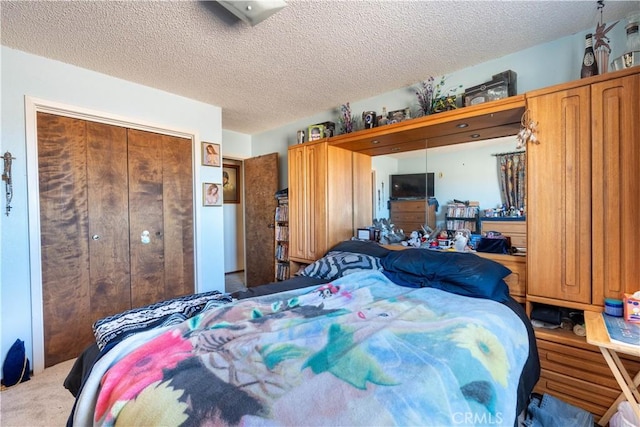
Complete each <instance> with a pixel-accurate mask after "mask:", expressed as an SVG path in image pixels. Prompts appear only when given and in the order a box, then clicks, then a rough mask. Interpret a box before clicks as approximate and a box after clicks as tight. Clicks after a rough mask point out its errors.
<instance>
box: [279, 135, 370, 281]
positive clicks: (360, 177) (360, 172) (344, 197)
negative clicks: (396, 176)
mask: <svg viewBox="0 0 640 427" xmlns="http://www.w3.org/2000/svg"><path fill="white" fill-rule="evenodd" d="M288 157H289V234H290V243H289V259H290V261H292V269H291V272H292V273H293V272H294V271H296V263H297V264H298V265H299V264H309V263H311V262H313V261H315V260H317V259H319V258H321V257H322V256H323V255H324V254H325V253H326V251H327V250H328V249H330V248H331V246H333V245H335V244H336V243H338V242H340V241H342V240H347V239H350V238H351V237H353V236H354V230H355V229H356V228H358V227H366V226H369V225H371V221H372V193H371V191H372V190H371V158H370V157H369V156H367V155H364V154H359V153H355V152H352V151H349V150H345V149H342V148H337V147H332V146H330V145H329V144H328V143H327V141H326V140H324V141H320V142H311V143H305V144H298V145H294V146H291V147H289V153H288Z"/></svg>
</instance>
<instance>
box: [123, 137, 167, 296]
mask: <svg viewBox="0 0 640 427" xmlns="http://www.w3.org/2000/svg"><path fill="white" fill-rule="evenodd" d="M128 138H129V141H128V150H129V151H128V154H129V209H130V211H131V214H130V218H129V240H130V245H131V303H132V305H133V306H134V307H139V306H142V305H147V304H151V303H153V302H157V301H160V300H163V299H165V295H166V292H165V286H164V283H165V278H164V259H163V258H164V240H163V235H164V228H163V225H164V224H163V222H164V221H163V218H162V217H163V207H162V205H163V191H162V157H163V156H162V144H161V143H158V141H157V134H152V133H149V132H142V131H139V130H132V129H129V131H128ZM145 231H146V232H148V234H149V243H144V242H143V241H142V238H141V236H142V233H143V232H145Z"/></svg>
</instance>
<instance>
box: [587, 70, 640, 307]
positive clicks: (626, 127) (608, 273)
mask: <svg viewBox="0 0 640 427" xmlns="http://www.w3.org/2000/svg"><path fill="white" fill-rule="evenodd" d="M638 100H640V74H635V75H632V76H627V77H624V78H618V79H613V80H609V81H606V82H602V83H598V84H594V85H593V86H592V116H593V149H592V152H593V156H592V157H593V160H592V164H593V195H594V197H593V237H594V240H597V243H595V244H594V245H593V303H594V304H599V305H602V304H604V298H620V297H621V295H622V293H624V292H629V293H631V292H634V291H636V290H637V289H638V285H637V284H638V276H640V263H639V262H638V260H639V259H640V246H639V245H638V244H637V236H638V211H637V205H638V201H639V200H640V172H638V171H640V144H639V142H640V102H639V101H638Z"/></svg>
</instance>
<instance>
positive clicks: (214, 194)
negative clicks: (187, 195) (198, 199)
mask: <svg viewBox="0 0 640 427" xmlns="http://www.w3.org/2000/svg"><path fill="white" fill-rule="evenodd" d="M221 187H222V184H214V183H212V182H205V183H203V184H202V192H203V197H202V204H203V205H204V206H222V192H221V191H220V188H221Z"/></svg>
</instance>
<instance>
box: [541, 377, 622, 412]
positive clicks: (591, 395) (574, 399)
mask: <svg viewBox="0 0 640 427" xmlns="http://www.w3.org/2000/svg"><path fill="white" fill-rule="evenodd" d="M533 391H534V392H536V393H540V394H543V393H548V394H550V395H552V396H554V397H557V398H558V399H561V400H563V401H565V402H567V403H570V404H572V405H574V406H577V407H579V408H582V409H584V410H586V411H589V412H591V413H592V414H594V416H595V418H596V419H598V418H600V417H602V415H604V413H605V412H607V409H609V406H610V405H611V404H612V403H613V402H614V401H615V400H616V398H617V397H618V395H619V394H620V390H617V389H612V388H608V387H604V386H601V385H597V384H591V383H589V382H588V381H584V380H582V379H580V378H574V377H570V376H567V375H564V374H561V373H558V372H553V371H548V370H546V369H544V368H543V369H541V371H540V380H538V383H537V384H536V386H535V388H534V389H533Z"/></svg>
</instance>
